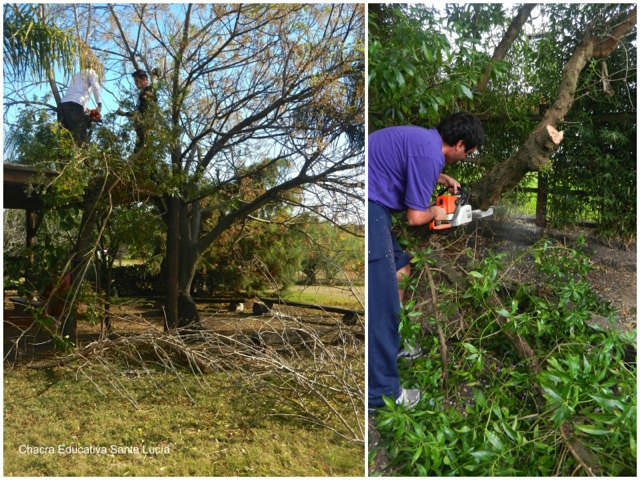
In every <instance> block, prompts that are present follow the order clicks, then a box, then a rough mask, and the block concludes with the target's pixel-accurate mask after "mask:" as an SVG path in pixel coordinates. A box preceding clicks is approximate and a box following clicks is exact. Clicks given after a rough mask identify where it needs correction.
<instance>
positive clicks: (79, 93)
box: [61, 70, 102, 108]
mask: <svg viewBox="0 0 640 480" xmlns="http://www.w3.org/2000/svg"><path fill="white" fill-rule="evenodd" d="M91 92H93V98H94V99H95V101H96V103H102V93H101V91H100V82H99V81H98V75H97V74H96V72H95V71H94V70H82V71H80V72H78V73H76V74H75V76H74V77H73V80H72V81H71V85H70V86H69V89H68V90H67V93H66V95H65V96H64V97H63V98H62V100H61V102H62V103H64V102H75V103H79V104H80V105H82V106H83V107H84V108H87V104H88V103H89V98H90V97H91Z"/></svg>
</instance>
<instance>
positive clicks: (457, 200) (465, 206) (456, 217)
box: [429, 187, 493, 230]
mask: <svg viewBox="0 0 640 480" xmlns="http://www.w3.org/2000/svg"><path fill="white" fill-rule="evenodd" d="M444 192H446V190H444V191H443V192H442V193H440V194H439V195H438V196H437V197H436V202H435V203H434V204H433V205H436V206H438V207H442V208H444V211H445V213H446V215H447V216H446V218H445V219H444V220H431V222H429V228H430V229H431V230H446V229H448V228H452V227H459V226H460V225H466V224H467V223H471V222H472V221H474V220H479V219H480V218H484V217H488V216H490V215H493V208H490V209H489V210H473V209H472V208H471V205H469V198H470V197H471V193H470V192H469V191H468V190H466V189H463V188H462V187H460V188H458V192H457V193H454V194H448V193H444Z"/></svg>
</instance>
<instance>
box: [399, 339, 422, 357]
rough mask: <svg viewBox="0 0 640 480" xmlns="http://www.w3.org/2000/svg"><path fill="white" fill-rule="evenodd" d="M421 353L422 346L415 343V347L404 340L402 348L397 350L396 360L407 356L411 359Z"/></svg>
mask: <svg viewBox="0 0 640 480" xmlns="http://www.w3.org/2000/svg"><path fill="white" fill-rule="evenodd" d="M421 355H422V348H421V347H420V345H416V346H415V347H414V346H412V345H410V344H409V343H408V342H407V341H405V342H404V348H403V349H402V350H400V351H399V352H398V360H400V359H401V358H407V359H409V360H413V359H414V358H418V357H419V356H421Z"/></svg>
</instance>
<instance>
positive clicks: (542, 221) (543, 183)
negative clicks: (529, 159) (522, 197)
mask: <svg viewBox="0 0 640 480" xmlns="http://www.w3.org/2000/svg"><path fill="white" fill-rule="evenodd" d="M548 187H549V185H548V182H547V174H546V173H544V172H538V192H537V194H538V197H537V199H536V226H537V227H540V228H545V227H546V226H547V197H548V193H549V188H548Z"/></svg>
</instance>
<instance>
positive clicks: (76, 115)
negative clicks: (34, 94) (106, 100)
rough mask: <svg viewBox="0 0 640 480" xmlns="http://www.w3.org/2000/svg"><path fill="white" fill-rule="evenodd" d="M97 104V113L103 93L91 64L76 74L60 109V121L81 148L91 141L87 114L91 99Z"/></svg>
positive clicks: (100, 107) (100, 106)
mask: <svg viewBox="0 0 640 480" xmlns="http://www.w3.org/2000/svg"><path fill="white" fill-rule="evenodd" d="M92 93H93V98H94V100H95V102H96V103H97V105H98V106H97V109H96V110H97V111H98V113H100V110H101V109H102V93H101V88H100V82H99V80H98V74H97V73H96V71H95V70H94V65H93V64H92V63H91V62H88V63H87V64H86V68H83V69H81V70H80V71H79V72H78V73H76V74H75V76H74V77H73V80H72V81H71V85H70V86H69V89H68V90H67V93H66V95H65V96H64V97H63V98H62V100H61V102H60V107H59V108H58V121H59V122H60V123H61V124H62V126H63V127H64V128H66V129H67V130H69V131H70V132H71V134H72V135H73V140H74V142H75V144H76V145H77V146H79V147H81V146H83V145H84V144H86V143H88V141H89V117H88V116H87V115H86V114H85V110H86V109H87V105H88V103H89V98H90V97H91V94H92Z"/></svg>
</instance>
